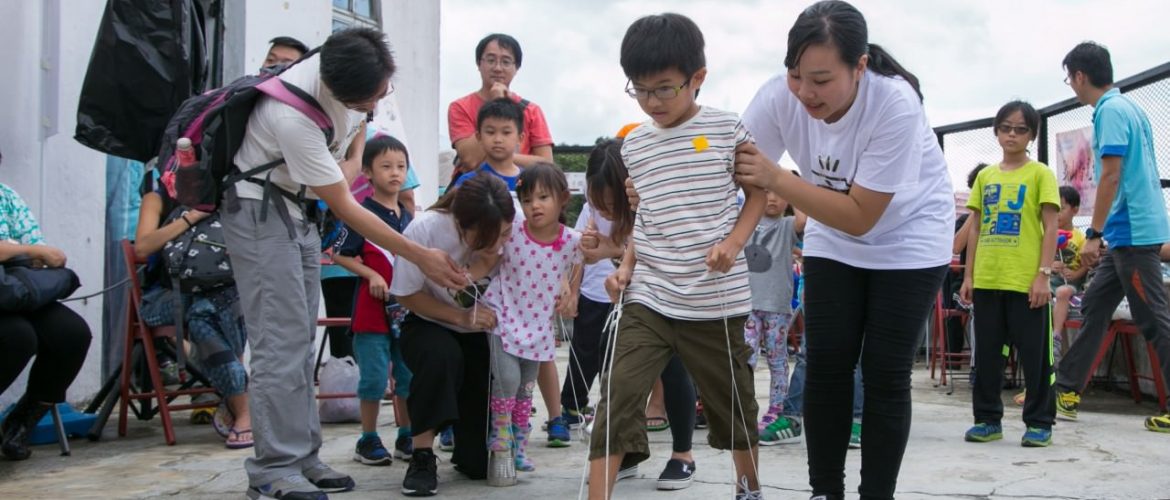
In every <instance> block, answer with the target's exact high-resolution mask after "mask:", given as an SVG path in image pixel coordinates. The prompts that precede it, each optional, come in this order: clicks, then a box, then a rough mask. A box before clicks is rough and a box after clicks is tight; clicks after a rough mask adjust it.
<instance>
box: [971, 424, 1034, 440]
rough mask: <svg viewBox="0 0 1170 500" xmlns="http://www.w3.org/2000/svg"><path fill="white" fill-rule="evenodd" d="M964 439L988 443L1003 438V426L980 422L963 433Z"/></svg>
mask: <svg viewBox="0 0 1170 500" xmlns="http://www.w3.org/2000/svg"><path fill="white" fill-rule="evenodd" d="M1025 436H1026V435H1025ZM963 439H964V440H966V441H969V442H972V443H987V442H990V441H995V440H998V439H1003V427H1002V426H999V425H995V424H988V423H978V424H975V425H974V426H973V427H971V428H970V429H967V433H966V434H964V435H963Z"/></svg>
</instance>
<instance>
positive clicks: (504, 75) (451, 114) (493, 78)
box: [447, 33, 553, 178]
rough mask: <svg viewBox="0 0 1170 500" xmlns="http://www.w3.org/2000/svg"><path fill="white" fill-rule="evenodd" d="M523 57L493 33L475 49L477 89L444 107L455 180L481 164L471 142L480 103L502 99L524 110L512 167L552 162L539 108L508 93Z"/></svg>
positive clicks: (476, 143) (507, 40)
mask: <svg viewBox="0 0 1170 500" xmlns="http://www.w3.org/2000/svg"><path fill="white" fill-rule="evenodd" d="M523 57H524V54H523V52H521V50H520V43H519V42H517V41H516V39H515V38H512V37H511V36H508V35H503V34H499V33H493V34H491V35H488V36H486V37H484V38H483V40H480V41H479V44H478V45H476V46H475V61H476V64H477V65H478V66H479V76H480V80H481V81H482V83H481V85H480V88H479V90H476V91H475V92H472V93H470V94H468V95H466V96H464V97H461V98H459V99H456V100H454V101H452V102H451V105H450V106H449V107H448V108H447V129H448V133H449V135H450V136H451V147H453V148H455V152H456V154H457V155H458V158H459V163H458V164H457V165H456V166H455V169H456V172H455V174H454V175H455V177H458V176H459V175H461V174H462V173H464V172H468V171H471V170H473V169H475V168H476V167H478V166H479V165H480V164H481V163H483V161H484V159H485V155H484V151H483V147H482V146H480V144H479V141H477V140H476V139H475V118H476V116H477V115H478V114H479V108H480V106H483V103H485V102H487V101H490V100H492V99H499V98H501V97H505V96H506V97H509V98H511V99H512V100H513V101H516V102H517V103H520V104H521V105H522V106H523V107H524V136H523V138H522V139H521V141H520V150H519V151H517V154H516V156H515V162H516V164H517V165H519V166H521V167H526V166H529V165H532V164H534V163H536V162H539V161H547V162H551V161H552V159H553V156H552V144H553V141H552V135H550V134H549V132H548V122H546V121H545V119H544V113H543V112H542V111H541V110H540V106H537V105H536V103H533V102H529V101H528V100H526V99H522V98H521V97H520V96H519V95H517V94H516V93H515V92H512V91H511V90H509V87H510V86H511V84H512V79H513V78H515V77H516V71H517V70H519V69H520V63H521V60H522V59H523ZM453 178H454V177H453Z"/></svg>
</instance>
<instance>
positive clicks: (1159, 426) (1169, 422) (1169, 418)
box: [1146, 413, 1170, 432]
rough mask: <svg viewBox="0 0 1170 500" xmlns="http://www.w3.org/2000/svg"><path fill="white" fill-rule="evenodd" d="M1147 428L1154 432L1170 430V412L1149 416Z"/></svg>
mask: <svg viewBox="0 0 1170 500" xmlns="http://www.w3.org/2000/svg"><path fill="white" fill-rule="evenodd" d="M1146 429H1149V430H1151V431H1154V432H1170V413H1167V414H1164V415H1156V416H1153V417H1149V418H1147V419H1146Z"/></svg>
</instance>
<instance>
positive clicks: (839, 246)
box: [736, 0, 955, 499]
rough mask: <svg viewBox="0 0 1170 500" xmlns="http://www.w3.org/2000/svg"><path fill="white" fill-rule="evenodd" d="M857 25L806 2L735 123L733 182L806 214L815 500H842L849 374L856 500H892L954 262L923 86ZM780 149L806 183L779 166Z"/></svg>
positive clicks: (850, 13)
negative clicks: (919, 362) (857, 394)
mask: <svg viewBox="0 0 1170 500" xmlns="http://www.w3.org/2000/svg"><path fill="white" fill-rule="evenodd" d="M867 37H868V35H867V28H866V23H865V18H864V17H862V15H861V13H860V12H859V11H858V10H857V9H856V8H854V7H853V6H852V5H850V4H848V3H846V2H843V1H836V0H826V1H821V2H818V3H816V4H813V5H812V6H810V7H809V8H808V9H806V10H805V11H804V12H803V13H801V14H800V16H799V17H798V18H797V20H796V23H795V24H794V25H793V27H792V29H791V30H790V31H789V33H788V53H787V56H786V57H785V60H784V65H785V66H786V67H787V68H788V70H787V73H786V74H784V75H778V76H776V77H775V78H773V79H771V80H769V81H768V82H767V83H765V84H764V85H763V87H761V88H760V90H759V92H758V93H757V94H756V96H755V98H754V99H753V100H752V102H751V104H749V105H748V108H747V110H746V111H745V112H744V114H743V121H744V124H745V125H746V126H747V128H748V130H749V131H751V134H752V136H753V137H755V139H756V141H757V142H756V145H755V146H750V145H748V146H745V147H742V148H741V150H740V152H739V153H738V155H737V158H736V177H737V179H738V180H739V181H740V182H745V183H748V184H754V185H757V186H760V187H763V188H765V189H768V190H770V191H773V192H775V193H777V194H779V195H780V196H782V197H783V198H785V199H787V200H788V201H789V202H791V203H792V205H793V206H795V207H796V208H797V209H799V210H801V211H803V212H805V213H807V214H808V216H809V221H808V229H807V231H806V233H805V244H804V259H805V262H804V270H805V275H804V276H805V279H806V285H805V321H806V323H805V325H806V328H807V330H806V331H807V332H808V379H807V382H806V384H807V387H806V392H805V416H806V417H807V418H806V429H807V436H808V438H807V439H808V453H809V483H810V485H811V486H812V489H813V495H814V498H825V499H834V498H843V496H842V495H843V493H844V487H845V485H844V466H845V454H846V450H847V446H848V443H849V432H850V427H851V399H852V392H853V387H852V384H853V370H854V366H855V365H856V363H857V362H858V360H859V359H860V361H861V366H862V371H863V372H865V379H864V383H865V409H864V414H863V418H862V421H863V422H864V430H865V431H870V432H865V433H863V435H862V443H863V448H862V449H863V452H862V475H861V486H860V487H859V489H858V491H859V493H861V497H862V498H893V496H894V489H895V485H896V483H897V477H898V470H899V468H900V467H901V463H902V455H903V453H904V451H905V448H906V440H907V437H908V435H909V431H910V375H911V370H912V368H913V365H914V354H915V351H916V350H917V348H918V346H919V344H920V343H921V335H922V328H923V325H924V324H925V322H926V318H927V316H928V314H929V310H930V305H931V303H932V301H933V300H934V299H935V296H936V294H937V293H938V290H939V286H940V285H941V283H942V277H943V273H944V272H945V271H946V269H947V265H948V263H949V262H950V260H951V249H950V245H951V239H950V235H951V233H952V227H951V226H952V224H953V223H954V218H955V215H954V198H953V190H952V188H951V183H950V177H949V174H948V173H947V169H946V163H945V161H944V159H943V155H942V151H941V149H940V148H939V145H938V141H937V139H936V138H935V135H934V132H933V130H931V128H930V125H929V123H928V121H927V119H926V116H925V114H924V111H923V107H922V95H921V93H920V92H919V90H918V79H917V78H915V77H914V75H912V74H910V72H908V71H906V69H905V68H903V67H902V66H901V65H899V64H898V63H897V62H896V61H894V59H893V58H892V57H891V56H890V55H889V53H887V52H886V51H885V50H883V49H882V48H880V47H878V46H876V45H873V44H869V43H868V40H867ZM784 152H788V153H789V155H791V156H792V158H793V159H794V160H795V161H796V164H797V165H798V166H799V167H800V172H801V176H800V177H798V176H797V175H795V174H794V173H792V172H791V171H787V170H783V169H779V168H777V166H776V163H777V161H778V160H779V159H780V156H781V155H782V154H783V153H784Z"/></svg>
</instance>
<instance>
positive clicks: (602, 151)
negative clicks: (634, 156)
mask: <svg viewBox="0 0 1170 500" xmlns="http://www.w3.org/2000/svg"><path fill="white" fill-rule="evenodd" d="M629 176H630V172H629V171H628V170H626V164H625V162H623V161H622V139H620V138H618V139H605V140H603V141H601V142H598V143H597V145H596V146H593V150H592V151H590V152H589V161H588V163H586V167H585V198H586V199H588V200H589V202H590V203H591V204H593V205H594V206H597V202H598V201H601V200H603V198H604V197H606V196H609V197H610V199H609V200H604V201H607V202H608V204H609V206H610V208H611V209H612V210H613V213H612V214H610V216H611V217H613V230H612V234H611V235H610V236H611V237H612V238H613V241H614V242H615V243H617V244H618V245H621V244H622V243H624V242H625V241H626V238H628V237H630V235H631V234H632V233H633V232H634V211H633V210H632V209H631V208H630V199H629V198H627V197H626V178H627V177H629Z"/></svg>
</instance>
